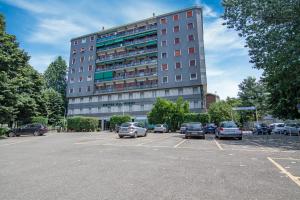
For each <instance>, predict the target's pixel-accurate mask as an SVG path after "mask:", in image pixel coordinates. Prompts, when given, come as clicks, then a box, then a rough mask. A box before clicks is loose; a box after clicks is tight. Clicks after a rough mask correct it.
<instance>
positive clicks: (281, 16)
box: [222, 0, 300, 118]
mask: <svg viewBox="0 0 300 200" xmlns="http://www.w3.org/2000/svg"><path fill="white" fill-rule="evenodd" d="M222 4H223V6H224V15H223V19H224V20H225V23H224V24H225V25H227V27H228V28H231V29H235V30H237V31H238V32H239V35H240V36H241V37H244V38H245V39H246V44H247V47H248V48H249V55H250V59H251V62H252V63H254V66H255V67H256V68H258V69H262V70H263V71H264V73H263V79H262V80H263V81H264V83H265V84H266V88H267V91H268V92H269V93H270V97H269V99H268V104H269V107H270V108H271V111H272V114H273V115H275V116H277V117H281V118H299V117H300V113H298V111H297V107H296V105H297V104H298V103H300V78H299V77H300V67H299V66H300V59H299V56H300V3H299V1H298V0H291V1H287V0H271V1H261V0H252V1H244V0H223V2H222Z"/></svg>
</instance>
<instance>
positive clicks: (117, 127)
mask: <svg viewBox="0 0 300 200" xmlns="http://www.w3.org/2000/svg"><path fill="white" fill-rule="evenodd" d="M119 130H120V125H116V127H115V131H116V133H119Z"/></svg>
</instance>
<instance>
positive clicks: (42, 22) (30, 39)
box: [0, 0, 261, 99]
mask: <svg viewBox="0 0 300 200" xmlns="http://www.w3.org/2000/svg"><path fill="white" fill-rule="evenodd" d="M75 2H76V3H75ZM195 4H201V5H202V6H203V8H204V43H205V58H206V70H207V80H208V92H212V93H215V92H216V93H217V94H218V95H219V96H220V97H221V98H222V99H225V98H226V97H227V96H230V97H235V96H236V95H237V91H238V84H239V83H240V82H241V81H242V80H243V79H244V78H245V77H247V76H254V77H256V78H259V76H260V75H261V72H260V71H258V70H256V69H253V68H252V65H251V64H250V63H249V57H248V50H247V49H246V48H244V45H245V44H244V40H243V39H242V38H239V37H238V36H237V32H235V31H234V30H228V29H227V28H226V27H225V26H222V25H221V24H222V20H221V19H220V15H221V14H222V12H223V8H222V6H221V3H220V1H219V0H206V1H205V0H202V1H200V0H160V1H158V0H122V1H120V0H77V1H74V0H73V1H72V0H64V1H60V0H43V1H40V0H16V1H14V0H0V12H1V13H3V14H4V15H5V17H6V25H7V32H8V33H10V34H14V35H16V36H17V39H18V41H19V43H20V46H21V48H23V49H25V51H27V52H28V53H29V55H31V59H30V64H31V65H32V66H33V67H34V68H35V69H37V70H38V71H39V72H44V70H45V69H46V68H47V66H48V65H49V64H50V62H51V61H53V60H54V59H55V58H56V57H57V56H59V55H61V56H63V57H64V58H65V59H66V60H67V62H68V60H69V51H70V39H71V38H73V37H77V36H80V35H83V34H87V33H91V32H96V31H99V30H100V29H101V27H102V26H104V27H105V28H110V27H113V26H116V25H121V24H123V23H129V22H134V21H136V20H139V19H144V18H148V17H151V16H152V14H153V12H154V13H155V14H156V15H158V14H163V13H165V12H171V11H174V10H177V9H182V8H186V7H190V6H193V5H195Z"/></svg>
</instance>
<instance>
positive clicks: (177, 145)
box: [173, 139, 186, 148]
mask: <svg viewBox="0 0 300 200" xmlns="http://www.w3.org/2000/svg"><path fill="white" fill-rule="evenodd" d="M184 142H186V140H185V139H184V140H182V141H180V142H179V143H178V144H176V145H174V146H173V148H177V147H179V145H181V144H183V143H184Z"/></svg>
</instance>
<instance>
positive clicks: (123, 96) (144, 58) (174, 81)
mask: <svg viewBox="0 0 300 200" xmlns="http://www.w3.org/2000/svg"><path fill="white" fill-rule="evenodd" d="M206 88H207V86H206V67H205V58H204V44H203V17H202V8H201V7H198V6H194V7H191V8H188V9H183V10H179V11H176V12H171V13H167V14H163V15H159V16H153V17H151V18H148V19H145V20H141V21H137V22H134V23H130V24H126V25H122V26H119V27H115V28H110V29H107V30H102V31H99V32H96V33H92V34H88V35H84V36H80V37H77V38H74V39H72V40H71V53H70V64H69V74H68V89H67V90H68V91H67V97H68V101H69V109H68V115H86V116H96V117H99V120H102V122H103V121H104V120H109V117H110V116H112V115H116V114H130V115H131V116H133V117H134V118H135V119H137V120H143V119H146V117H147V112H149V111H150V110H151V108H152V106H153V103H154V102H155V100H156V98H157V97H162V98H167V99H170V100H176V99H177V98H178V97H179V96H182V97H183V98H184V99H185V100H187V101H189V102H190V109H191V111H193V112H201V111H203V110H205V93H206Z"/></svg>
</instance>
